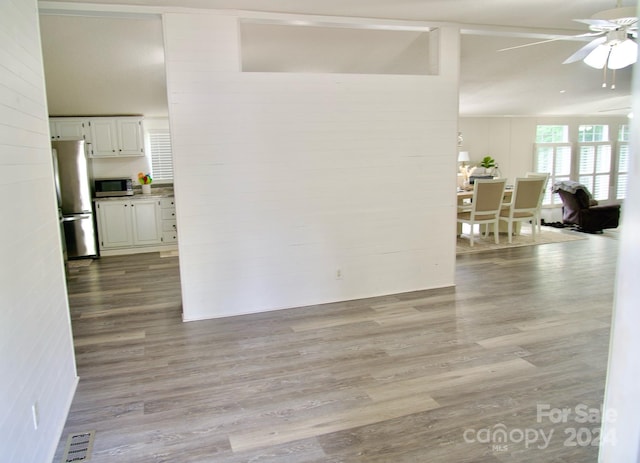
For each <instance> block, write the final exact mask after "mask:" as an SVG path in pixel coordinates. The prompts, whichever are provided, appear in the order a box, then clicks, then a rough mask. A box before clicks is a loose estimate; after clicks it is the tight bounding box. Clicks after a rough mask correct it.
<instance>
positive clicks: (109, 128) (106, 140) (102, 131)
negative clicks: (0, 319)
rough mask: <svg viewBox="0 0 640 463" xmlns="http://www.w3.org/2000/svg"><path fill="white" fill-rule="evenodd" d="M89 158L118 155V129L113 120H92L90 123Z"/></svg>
mask: <svg viewBox="0 0 640 463" xmlns="http://www.w3.org/2000/svg"><path fill="white" fill-rule="evenodd" d="M90 124H91V141H92V145H91V153H90V155H91V157H94V158H99V157H113V156H117V155H118V128H117V125H116V122H115V120H114V119H93V120H92V121H91V122H90Z"/></svg>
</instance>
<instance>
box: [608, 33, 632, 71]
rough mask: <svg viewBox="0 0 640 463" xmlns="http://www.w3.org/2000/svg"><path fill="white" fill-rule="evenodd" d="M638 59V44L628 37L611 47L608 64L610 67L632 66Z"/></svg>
mask: <svg viewBox="0 0 640 463" xmlns="http://www.w3.org/2000/svg"><path fill="white" fill-rule="evenodd" d="M637 59H638V44H637V43H636V42H634V41H633V40H631V39H627V40H625V41H624V42H622V43H620V44H618V45H616V46H614V47H612V48H611V54H610V55H609V62H608V63H607V66H608V67H609V69H622V68H625V67H627V66H631V65H632V64H634V63H635V62H636V61H637Z"/></svg>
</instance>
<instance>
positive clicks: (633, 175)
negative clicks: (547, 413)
mask: <svg viewBox="0 0 640 463" xmlns="http://www.w3.org/2000/svg"><path fill="white" fill-rule="evenodd" d="M633 89H634V93H633V112H634V114H640V74H638V73H637V72H635V73H634V77H633ZM629 124H630V126H631V127H630V128H631V130H630V131H629V134H630V143H631V152H632V153H634V155H633V156H631V158H630V169H629V182H628V184H627V185H628V186H627V197H626V199H625V202H624V207H623V210H622V219H623V223H624V227H623V228H622V231H621V233H620V250H621V252H620V257H619V261H618V272H617V275H618V277H617V281H616V293H615V307H614V312H613V323H612V327H611V346H610V349H609V367H608V370H607V385H606V389H605V397H604V404H603V407H604V410H603V413H602V430H601V432H600V436H602V437H601V438H600V441H599V442H600V454H599V458H598V461H599V462H600V463H616V462H618V461H635V462H638V461H640V444H639V443H640V400H639V399H638V384H640V363H639V362H638V352H640V336H638V326H640V311H639V310H638V301H639V300H640V285H638V268H639V267H640V246H639V245H638V226H640V157H638V152H639V150H640V121H639V120H638V116H636V117H634V118H633V119H632V120H631V121H629Z"/></svg>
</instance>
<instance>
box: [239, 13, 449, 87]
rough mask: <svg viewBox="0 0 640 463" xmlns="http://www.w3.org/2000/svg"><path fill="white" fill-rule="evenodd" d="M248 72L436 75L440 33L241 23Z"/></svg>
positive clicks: (244, 56)
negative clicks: (438, 35)
mask: <svg viewBox="0 0 640 463" xmlns="http://www.w3.org/2000/svg"><path fill="white" fill-rule="evenodd" d="M240 35H241V53H242V71H243V72H289V73H343V74H406V75H436V74H437V73H438V66H437V62H438V59H437V54H438V52H437V49H438V48H437V30H432V31H426V30H419V31H416V30H388V29H383V28H378V27H374V28H363V27H346V26H343V25H338V26H333V25H330V26H325V25H306V24H305V25H299V24H269V23H259V22H249V21H242V22H241V23H240Z"/></svg>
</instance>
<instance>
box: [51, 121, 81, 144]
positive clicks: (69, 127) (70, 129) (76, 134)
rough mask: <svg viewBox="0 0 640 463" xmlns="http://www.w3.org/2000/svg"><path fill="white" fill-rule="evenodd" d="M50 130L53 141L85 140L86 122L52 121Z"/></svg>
mask: <svg viewBox="0 0 640 463" xmlns="http://www.w3.org/2000/svg"><path fill="white" fill-rule="evenodd" d="M49 129H50V131H51V139H52V140H64V139H69V138H84V135H85V133H84V130H85V121H83V120H82V119H51V120H50V121H49Z"/></svg>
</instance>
